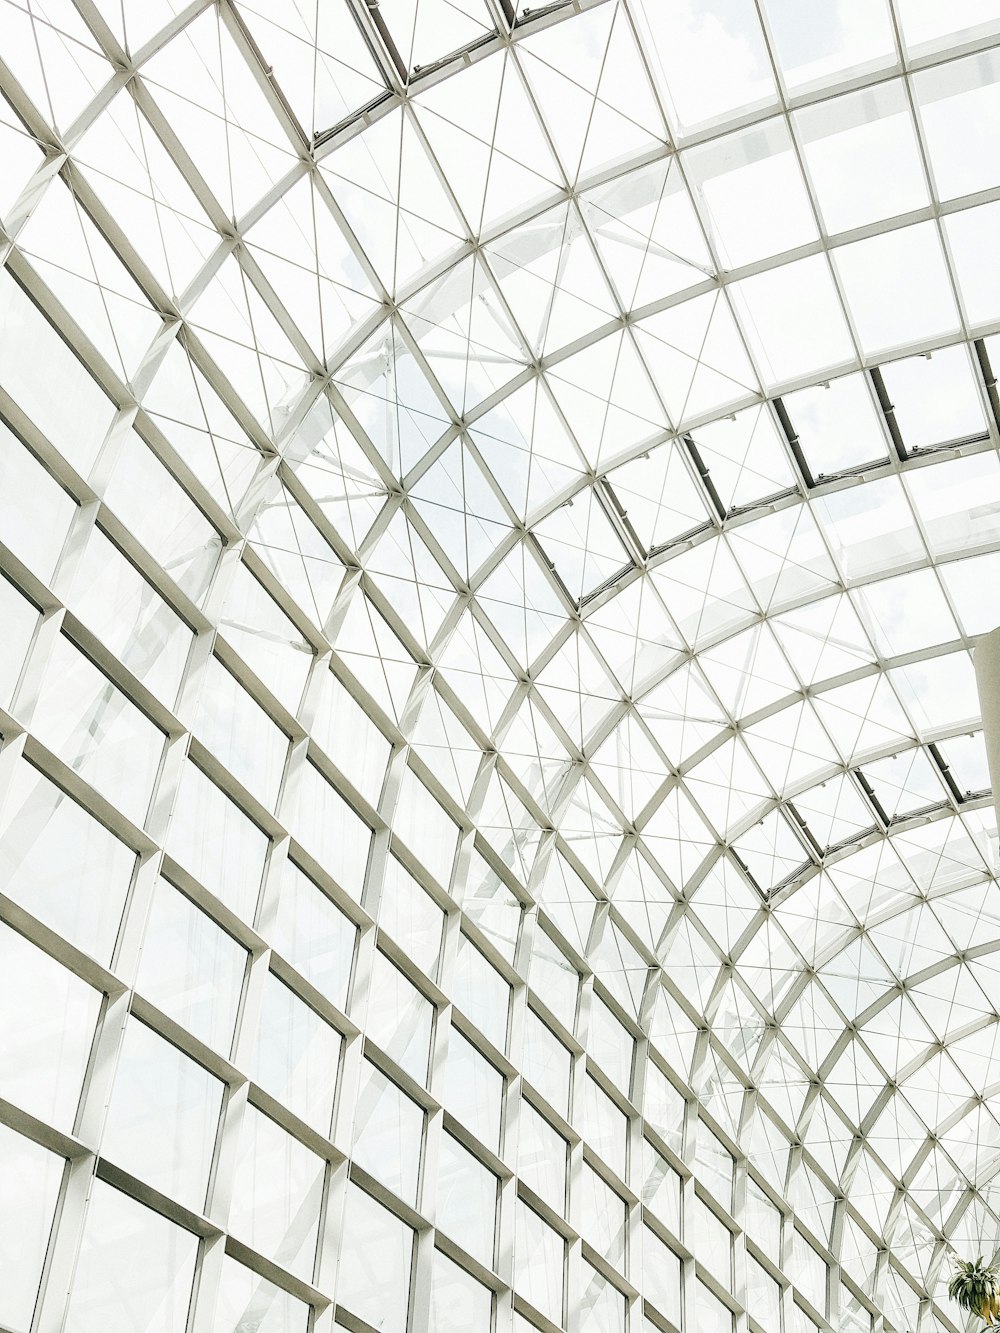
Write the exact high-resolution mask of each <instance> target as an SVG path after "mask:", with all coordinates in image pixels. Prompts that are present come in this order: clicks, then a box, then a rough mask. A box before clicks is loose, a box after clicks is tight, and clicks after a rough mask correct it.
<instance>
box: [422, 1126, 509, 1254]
mask: <svg viewBox="0 0 1000 1333" xmlns="http://www.w3.org/2000/svg"><path fill="white" fill-rule="evenodd" d="M496 1211H497V1178H496V1176H495V1175H494V1174H493V1172H492V1171H490V1170H489V1169H488V1168H487V1167H485V1166H483V1164H482V1162H480V1161H478V1159H477V1158H475V1157H473V1155H472V1153H470V1152H469V1151H468V1150H467V1149H465V1148H463V1147H462V1145H461V1144H460V1143H458V1142H457V1141H456V1140H455V1139H453V1138H452V1137H451V1136H450V1135H449V1134H445V1135H444V1136H443V1138H442V1140H441V1150H440V1158H439V1162H438V1189H437V1219H436V1220H437V1225H438V1226H439V1227H441V1229H442V1230H443V1231H445V1232H446V1233H447V1235H449V1236H450V1237H451V1239H452V1240H454V1241H457V1242H458V1244H459V1245H461V1246H462V1247H463V1249H466V1250H468V1252H469V1253H470V1254H471V1255H473V1256H474V1258H476V1259H478V1260H479V1262H480V1263H481V1264H485V1265H486V1267H487V1268H492V1267H493V1266H494V1263H493V1247H494V1241H495V1234H496V1231H495V1228H496Z"/></svg>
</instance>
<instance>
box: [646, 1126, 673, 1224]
mask: <svg viewBox="0 0 1000 1333" xmlns="http://www.w3.org/2000/svg"><path fill="white" fill-rule="evenodd" d="M643 1156H644V1159H645V1170H644V1180H643V1185H642V1201H643V1203H644V1204H645V1205H646V1207H647V1208H649V1209H651V1210H652V1211H653V1212H654V1213H655V1214H656V1215H657V1217H659V1219H660V1220H661V1221H662V1222H663V1223H664V1225H665V1226H667V1227H669V1229H670V1230H671V1231H672V1232H673V1233H674V1235H675V1236H679V1235H680V1230H681V1178H680V1176H679V1175H678V1174H677V1172H676V1171H675V1170H674V1169H673V1167H672V1166H671V1165H670V1164H669V1163H668V1162H667V1161H666V1160H665V1159H664V1158H662V1157H661V1156H660V1154H659V1153H658V1152H657V1151H656V1149H655V1148H653V1147H652V1146H651V1145H650V1144H649V1143H647V1142H646V1141H645V1140H643Z"/></svg>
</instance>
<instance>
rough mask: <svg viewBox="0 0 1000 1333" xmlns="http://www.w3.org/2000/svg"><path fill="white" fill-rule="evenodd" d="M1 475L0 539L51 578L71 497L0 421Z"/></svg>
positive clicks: (67, 522)
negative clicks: (28, 499) (26, 500)
mask: <svg viewBox="0 0 1000 1333" xmlns="http://www.w3.org/2000/svg"><path fill="white" fill-rule="evenodd" d="M0 481H2V483H3V484H2V485H0V541H3V543H4V545H5V546H8V547H10V549H11V551H13V553H14V554H15V555H16V556H17V558H18V559H19V560H22V561H23V562H24V564H26V565H27V566H28V568H29V569H30V570H31V572H32V573H33V574H37V575H38V577H39V578H40V579H41V580H42V582H43V583H51V582H52V575H53V573H54V571H55V568H56V562H57V561H58V559H59V553H60V551H61V550H62V546H63V542H64V541H65V540H66V534H67V532H68V531H69V525H70V523H71V521H72V518H73V515H74V514H75V513H76V502H75V501H74V500H73V498H72V497H71V496H69V495H67V493H66V492H65V491H64V490H63V489H62V487H61V486H60V485H59V484H58V482H57V481H56V480H55V479H54V478H53V477H52V476H51V475H50V474H49V473H48V472H46V470H45V469H44V468H43V467H42V465H41V463H39V462H37V460H36V459H35V457H34V455H33V454H30V453H29V452H28V450H27V449H26V448H25V447H24V445H22V444H21V442H20V440H19V439H17V437H16V436H15V435H12V434H11V432H10V431H9V430H8V429H7V427H6V426H5V425H4V424H3V422H2V421H0ZM26 495H30V496H31V506H30V509H29V507H28V506H27V505H26V504H25V503H24V496H26Z"/></svg>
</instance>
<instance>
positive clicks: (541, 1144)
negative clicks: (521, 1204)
mask: <svg viewBox="0 0 1000 1333" xmlns="http://www.w3.org/2000/svg"><path fill="white" fill-rule="evenodd" d="M517 1134H518V1144H517V1161H518V1171H519V1173H520V1176H521V1179H522V1180H524V1181H526V1182H527V1183H528V1184H529V1185H530V1186H531V1188H532V1189H533V1190H534V1191H535V1193H536V1194H539V1195H540V1196H541V1197H542V1198H543V1199H544V1200H545V1202H546V1203H547V1204H548V1205H549V1206H550V1207H551V1208H554V1209H555V1211H556V1212H557V1213H561V1212H563V1211H564V1209H565V1207H566V1153H567V1149H568V1144H567V1143H566V1140H565V1139H564V1138H563V1137H562V1135H561V1134H559V1133H558V1132H557V1131H556V1130H554V1129H553V1128H552V1126H551V1125H550V1124H549V1122H548V1121H547V1120H546V1119H545V1118H544V1117H543V1116H541V1115H539V1113H538V1112H537V1111H536V1110H535V1108H534V1107H533V1106H532V1105H531V1103H530V1102H529V1101H526V1100H524V1099H523V1098H522V1100H521V1105H520V1108H519V1110H518V1113H517Z"/></svg>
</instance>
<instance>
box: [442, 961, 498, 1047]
mask: <svg viewBox="0 0 1000 1333" xmlns="http://www.w3.org/2000/svg"><path fill="white" fill-rule="evenodd" d="M451 989H452V1000H453V1001H454V1003H455V1004H456V1005H457V1006H458V1007H459V1009H461V1010H462V1011H463V1013H465V1014H466V1015H467V1016H468V1017H469V1018H471V1019H472V1021H473V1023H475V1025H476V1027H477V1028H479V1030H480V1031H481V1032H482V1033H484V1034H485V1036H487V1037H488V1038H489V1039H490V1041H491V1042H492V1043H493V1045H494V1046H496V1047H497V1049H498V1050H501V1051H505V1050H506V1048H507V1013H508V1008H509V1006H510V984H509V983H508V982H507V981H505V980H504V979H503V977H502V976H501V975H500V973H499V972H498V971H497V970H496V968H495V967H493V966H492V964H491V963H489V962H487V960H486V959H485V958H484V957H483V955H482V954H481V953H480V952H479V950H478V949H477V948H476V947H475V945H474V944H472V943H470V941H469V940H468V939H467V938H466V937H465V936H464V935H459V937H458V957H457V958H456V960H455V971H454V974H453V978H452V988H451Z"/></svg>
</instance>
